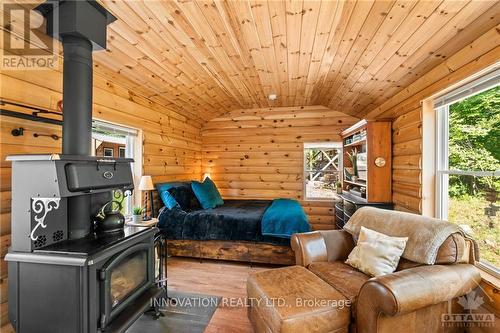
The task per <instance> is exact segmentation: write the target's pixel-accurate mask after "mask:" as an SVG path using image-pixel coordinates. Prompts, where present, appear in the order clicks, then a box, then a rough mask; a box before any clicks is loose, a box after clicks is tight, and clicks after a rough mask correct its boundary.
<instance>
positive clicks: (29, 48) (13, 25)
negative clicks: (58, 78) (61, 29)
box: [0, 1, 58, 70]
mask: <svg viewBox="0 0 500 333" xmlns="http://www.w3.org/2000/svg"><path fill="white" fill-rule="evenodd" d="M37 5H39V4H32V3H25V2H20V3H14V2H11V1H2V4H1V7H0V8H1V9H2V14H1V19H2V37H1V38H2V40H1V44H2V52H1V55H0V56H1V62H0V69H2V70H44V69H57V66H58V42H57V40H56V39H55V38H52V37H50V36H48V35H47V34H45V31H47V30H46V29H47V26H46V25H47V24H49V23H48V22H47V21H46V20H45V18H44V17H43V15H42V14H41V13H39V12H38V11H36V10H34V8H35V7H36V6H37ZM46 8H47V7H46ZM49 8H50V7H49ZM52 10H53V11H55V13H54V17H55V18H57V17H58V15H57V12H56V11H57V10H58V8H57V6H55V3H52ZM57 21H58V20H57V19H54V20H51V22H50V24H51V25H52V27H50V30H51V31H58V22H57Z"/></svg>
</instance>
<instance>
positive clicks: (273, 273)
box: [247, 266, 350, 333]
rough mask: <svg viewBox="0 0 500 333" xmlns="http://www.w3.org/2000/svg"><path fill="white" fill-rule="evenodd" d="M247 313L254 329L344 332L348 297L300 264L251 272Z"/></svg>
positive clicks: (271, 332) (292, 332)
mask: <svg viewBox="0 0 500 333" xmlns="http://www.w3.org/2000/svg"><path fill="white" fill-rule="evenodd" d="M247 296H248V301H247V302H248V317H249V319H250V322H251V323H252V325H253V328H254V330H255V332H256V333H264V332H266V333H278V332H279V333H297V332H300V333H309V332H310V333H327V332H328V333H330V332H335V333H337V332H347V331H348V327H349V317H350V309H349V301H348V300H347V299H346V298H345V297H344V296H343V295H342V294H341V293H339V292H338V291H337V290H335V289H334V288H333V287H332V286H330V285H329V284H328V283H326V282H325V281H323V280H322V279H320V278H319V277H317V276H316V275H315V274H314V273H312V272H310V271H309V270H307V269H306V268H304V267H301V266H291V267H284V268H277V269H271V270H267V271H262V272H258V273H254V274H251V275H250V276H249V277H248V280H247Z"/></svg>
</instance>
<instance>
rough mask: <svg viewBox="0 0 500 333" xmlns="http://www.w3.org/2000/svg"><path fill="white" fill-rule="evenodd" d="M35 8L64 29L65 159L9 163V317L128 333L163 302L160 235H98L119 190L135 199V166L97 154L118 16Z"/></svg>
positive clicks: (24, 327) (39, 328)
mask: <svg viewBox="0 0 500 333" xmlns="http://www.w3.org/2000/svg"><path fill="white" fill-rule="evenodd" d="M38 10H39V11H40V12H42V13H43V14H44V16H45V17H46V18H47V23H48V24H47V27H52V26H53V25H52V24H51V21H53V20H58V21H59V30H58V31H53V30H50V29H49V28H48V33H49V34H50V35H52V36H54V37H57V38H59V39H61V41H62V44H63V47H64V71H63V81H64V82H63V103H64V112H63V117H64V119H63V154H61V155H58V154H51V155H19V156H10V157H8V160H9V161H12V246H11V248H10V249H9V253H8V254H7V256H6V260H7V261H8V265H9V266H8V268H9V318H10V320H11V323H12V325H13V327H14V328H15V330H16V332H18V333H19V332H20V333H45V332H46V333H56V332H60V333H80V332H81V333H87V332H90V333H94V332H95V333H97V332H123V331H125V330H126V329H127V328H128V327H129V326H130V325H131V324H132V323H133V322H134V321H135V320H136V319H137V318H138V317H139V316H141V314H142V313H143V312H144V310H146V309H147V308H149V305H150V300H151V298H152V297H157V296H158V295H159V294H160V292H161V291H160V289H158V288H157V287H156V286H155V285H154V236H155V233H156V231H157V230H156V228H132V227H125V228H123V229H120V230H117V231H114V232H105V233H104V232H102V233H99V232H96V231H95V230H97V229H94V217H95V216H96V215H97V214H98V212H99V211H100V209H101V207H102V206H103V205H104V204H105V203H106V202H109V201H110V200H112V198H113V191H116V190H120V191H124V192H125V191H132V190H133V187H134V185H133V177H132V171H131V162H133V160H131V159H108V158H100V157H99V158H97V157H92V156H90V155H91V130H92V51H93V50H96V49H100V48H105V43H106V25H107V24H109V23H110V22H112V21H114V17H113V16H112V15H111V14H110V13H109V12H107V11H106V10H105V9H104V8H103V7H102V6H101V5H99V4H98V3H96V2H95V1H87V0H86V1H69V0H66V1H51V2H48V3H45V4H42V5H41V6H40V7H38Z"/></svg>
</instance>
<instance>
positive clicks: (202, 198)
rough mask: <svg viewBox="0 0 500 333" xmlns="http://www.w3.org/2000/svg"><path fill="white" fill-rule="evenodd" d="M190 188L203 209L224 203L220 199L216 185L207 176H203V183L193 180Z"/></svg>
mask: <svg viewBox="0 0 500 333" xmlns="http://www.w3.org/2000/svg"><path fill="white" fill-rule="evenodd" d="M191 188H192V189H193V192H194V195H196V198H197V199H198V201H199V202H200V204H201V207H203V209H209V208H215V207H217V206H220V205H223V204H224V200H222V197H221V196H220V193H219V191H218V190H217V187H216V186H215V184H214V182H213V181H212V180H211V179H210V178H208V177H207V178H205V181H203V183H200V182H197V181H193V182H192V183H191Z"/></svg>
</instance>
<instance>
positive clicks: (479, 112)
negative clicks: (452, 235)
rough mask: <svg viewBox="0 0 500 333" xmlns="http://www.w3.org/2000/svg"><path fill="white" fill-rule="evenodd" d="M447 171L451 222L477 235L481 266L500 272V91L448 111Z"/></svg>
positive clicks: (454, 106)
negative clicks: (486, 174) (498, 205)
mask: <svg viewBox="0 0 500 333" xmlns="http://www.w3.org/2000/svg"><path fill="white" fill-rule="evenodd" d="M448 170H450V172H451V174H450V175H449V177H442V181H443V182H446V179H448V212H447V213H448V214H447V215H448V220H449V221H451V222H454V223H457V224H459V225H461V226H462V228H463V229H464V230H466V231H467V232H469V233H471V234H472V235H473V237H474V238H475V239H476V240H477V242H478V244H479V247H480V256H481V261H482V262H486V263H489V264H492V265H494V266H496V267H500V225H499V217H498V215H499V214H498V212H497V208H498V207H497V198H498V191H499V190H500V177H498V174H496V175H495V176H494V172H495V171H497V170H500V87H498V86H497V87H495V88H492V89H489V90H486V91H483V92H481V93H479V94H476V95H474V96H471V97H468V98H466V99H464V100H462V101H460V102H458V103H454V104H451V105H450V106H449V113H448ZM453 170H460V171H463V172H468V173H469V174H453ZM485 171H488V172H491V176H485V175H484V172H485ZM474 172H476V173H474ZM477 172H483V173H477ZM470 173H473V175H471V174H470ZM442 188H446V186H443V187H442ZM444 207H445V206H443V208H444Z"/></svg>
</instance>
